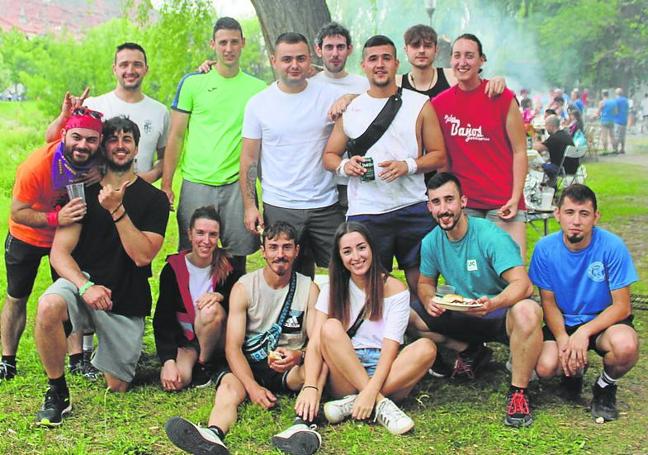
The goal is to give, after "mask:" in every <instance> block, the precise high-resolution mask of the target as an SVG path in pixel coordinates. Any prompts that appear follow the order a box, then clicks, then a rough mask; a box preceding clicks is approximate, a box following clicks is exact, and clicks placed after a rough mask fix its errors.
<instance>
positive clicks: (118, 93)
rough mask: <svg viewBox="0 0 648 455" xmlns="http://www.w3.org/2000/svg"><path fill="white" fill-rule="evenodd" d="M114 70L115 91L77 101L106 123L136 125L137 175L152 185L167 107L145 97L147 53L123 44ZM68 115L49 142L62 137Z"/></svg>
mask: <svg viewBox="0 0 648 455" xmlns="http://www.w3.org/2000/svg"><path fill="white" fill-rule="evenodd" d="M112 69H113V74H114V75H115V78H116V79H117V86H116V87H115V90H113V91H111V92H108V93H105V94H103V95H101V96H97V97H93V98H88V99H87V100H84V99H83V97H81V99H79V100H78V101H79V102H80V103H83V104H84V105H85V106H86V107H88V108H90V109H92V110H95V111H99V112H101V113H102V114H103V118H104V119H109V118H113V117H117V116H124V117H128V118H129V119H131V120H132V121H134V122H135V123H136V124H137V126H138V127H139V130H140V134H141V137H140V142H139V147H138V150H139V152H138V154H137V159H136V161H135V171H136V172H137V174H138V175H139V176H140V177H141V178H143V179H144V180H146V181H147V182H149V183H153V182H155V181H156V180H157V179H159V178H160V177H161V176H162V159H163V156H164V147H165V146H166V141H167V130H168V128H169V111H168V110H167V108H166V107H165V106H164V104H162V103H160V102H158V101H156V100H154V99H153V98H149V97H148V96H146V95H145V94H144V93H142V82H143V81H144V77H145V76H146V73H147V72H148V64H147V61H146V52H145V51H144V48H143V47H142V46H140V45H139V44H137V43H123V44H120V45H119V46H117V49H116V51H115V61H114V63H113V68H112ZM66 115H67V116H69V109H68V110H66V109H63V111H62V112H61V115H60V116H59V117H58V118H57V119H56V120H54V122H52V124H51V125H50V126H49V128H48V129H47V138H48V141H49V139H50V138H53V137H55V136H56V135H58V134H59V133H60V131H61V128H60V126H61V125H62V123H63V122H64V121H65V119H66V118H67V117H66ZM50 134H51V136H50ZM156 152H157V158H158V159H157V161H156V160H155V154H156Z"/></svg>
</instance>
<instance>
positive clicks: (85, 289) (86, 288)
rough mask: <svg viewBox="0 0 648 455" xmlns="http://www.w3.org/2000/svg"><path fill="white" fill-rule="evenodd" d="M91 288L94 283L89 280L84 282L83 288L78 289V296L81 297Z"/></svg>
mask: <svg viewBox="0 0 648 455" xmlns="http://www.w3.org/2000/svg"><path fill="white" fill-rule="evenodd" d="M92 286H94V283H93V282H92V281H90V280H88V281H86V282H85V284H84V285H83V286H81V287H80V288H79V296H80V297H83V294H85V293H86V291H87V290H88V289H90V288H91V287H92Z"/></svg>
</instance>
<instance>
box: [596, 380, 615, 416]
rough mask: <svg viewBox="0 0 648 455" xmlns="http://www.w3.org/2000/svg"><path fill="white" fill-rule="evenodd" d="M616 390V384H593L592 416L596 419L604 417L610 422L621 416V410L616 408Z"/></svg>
mask: <svg viewBox="0 0 648 455" xmlns="http://www.w3.org/2000/svg"><path fill="white" fill-rule="evenodd" d="M616 391H617V386H616V385H609V386H607V387H605V388H602V387H601V386H599V385H598V384H597V383H594V385H593V386H592V417H593V418H594V420H596V419H597V418H599V417H603V420H605V421H606V422H609V421H610V420H616V419H617V418H618V417H619V411H617V408H616Z"/></svg>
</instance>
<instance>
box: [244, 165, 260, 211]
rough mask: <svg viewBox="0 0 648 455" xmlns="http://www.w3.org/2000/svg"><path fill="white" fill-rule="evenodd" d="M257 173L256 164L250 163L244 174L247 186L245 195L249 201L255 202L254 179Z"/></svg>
mask: <svg viewBox="0 0 648 455" xmlns="http://www.w3.org/2000/svg"><path fill="white" fill-rule="evenodd" d="M257 175H258V164H257V163H253V164H251V165H250V167H249V168H248V171H247V175H246V176H245V183H246V186H247V194H246V195H245V196H246V197H247V198H248V199H249V200H250V201H254V202H256V179H257Z"/></svg>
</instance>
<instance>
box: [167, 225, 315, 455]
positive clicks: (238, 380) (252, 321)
mask: <svg viewBox="0 0 648 455" xmlns="http://www.w3.org/2000/svg"><path fill="white" fill-rule="evenodd" d="M262 238H263V244H262V245H261V251H262V253H263V258H264V259H265V261H266V264H265V266H264V267H263V268H262V269H259V270H256V271H254V272H251V273H248V274H247V275H244V276H243V277H241V278H240V279H239V281H238V282H237V283H236V284H235V285H234V287H233V288H232V293H231V295H230V307H229V314H228V318H227V339H226V342H225V354H226V356H227V361H228V363H229V367H230V369H231V371H230V369H225V370H223V371H221V372H220V373H219V374H217V376H216V382H217V384H216V387H217V389H216V397H215V399H214V406H213V407H212V411H211V415H210V416H209V423H208V426H207V427H199V426H197V425H194V424H193V423H191V422H189V421H188V420H186V419H183V418H181V417H173V418H171V419H169V421H168V422H167V423H166V425H165V429H166V433H167V435H168V436H169V439H171V441H172V442H173V443H174V444H175V445H176V446H178V447H180V448H181V449H183V450H186V451H187V452H190V453H217V454H228V453H229V450H228V449H227V447H226V446H225V443H224V439H225V435H226V433H227V432H228V431H229V430H230V428H231V427H232V425H234V423H235V422H236V418H237V409H238V406H239V405H240V404H241V403H242V402H243V401H244V400H245V398H246V397H249V398H250V400H251V401H252V402H253V403H256V404H258V405H259V406H261V407H262V408H264V409H271V408H273V407H274V406H275V405H276V404H277V397H276V395H275V394H276V393H291V392H297V391H299V390H301V389H302V386H304V365H303V357H304V355H303V353H304V350H305V345H306V340H307V338H308V337H310V336H312V334H311V333H310V330H311V327H312V325H313V323H312V318H313V316H312V315H314V307H315V302H316V301H317V296H318V294H319V290H318V288H317V286H316V285H315V284H314V283H313V282H312V281H311V280H310V279H309V278H308V277H306V276H304V275H302V274H300V273H297V272H295V271H294V269H293V264H294V261H295V258H296V257H297V255H298V254H299V246H298V245H297V243H296V238H297V231H296V230H295V228H294V227H292V226H291V225H290V224H288V223H284V222H281V221H280V222H277V223H274V224H271V225H268V227H266V229H265V230H264V233H263V235H262ZM324 380H325V376H324V375H323V374H322V375H320V378H319V381H318V383H317V384H307V385H306V386H304V388H309V387H313V388H315V389H317V392H318V396H320V397H321V393H322V388H323V387H324ZM272 442H273V444H274V445H275V446H277V447H279V448H280V449H282V450H284V451H286V452H288V453H294V454H297V453H301V454H311V453H313V452H315V451H316V450H317V449H318V448H319V446H320V443H321V438H320V435H319V434H318V433H317V432H315V431H314V430H312V429H311V428H310V427H309V426H308V425H307V423H306V422H305V421H303V420H302V419H301V418H299V417H297V418H296V420H295V423H294V424H293V425H292V426H291V427H290V428H288V429H287V430H285V431H283V432H281V433H279V434H277V435H275V436H274V437H273V439H272Z"/></svg>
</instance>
